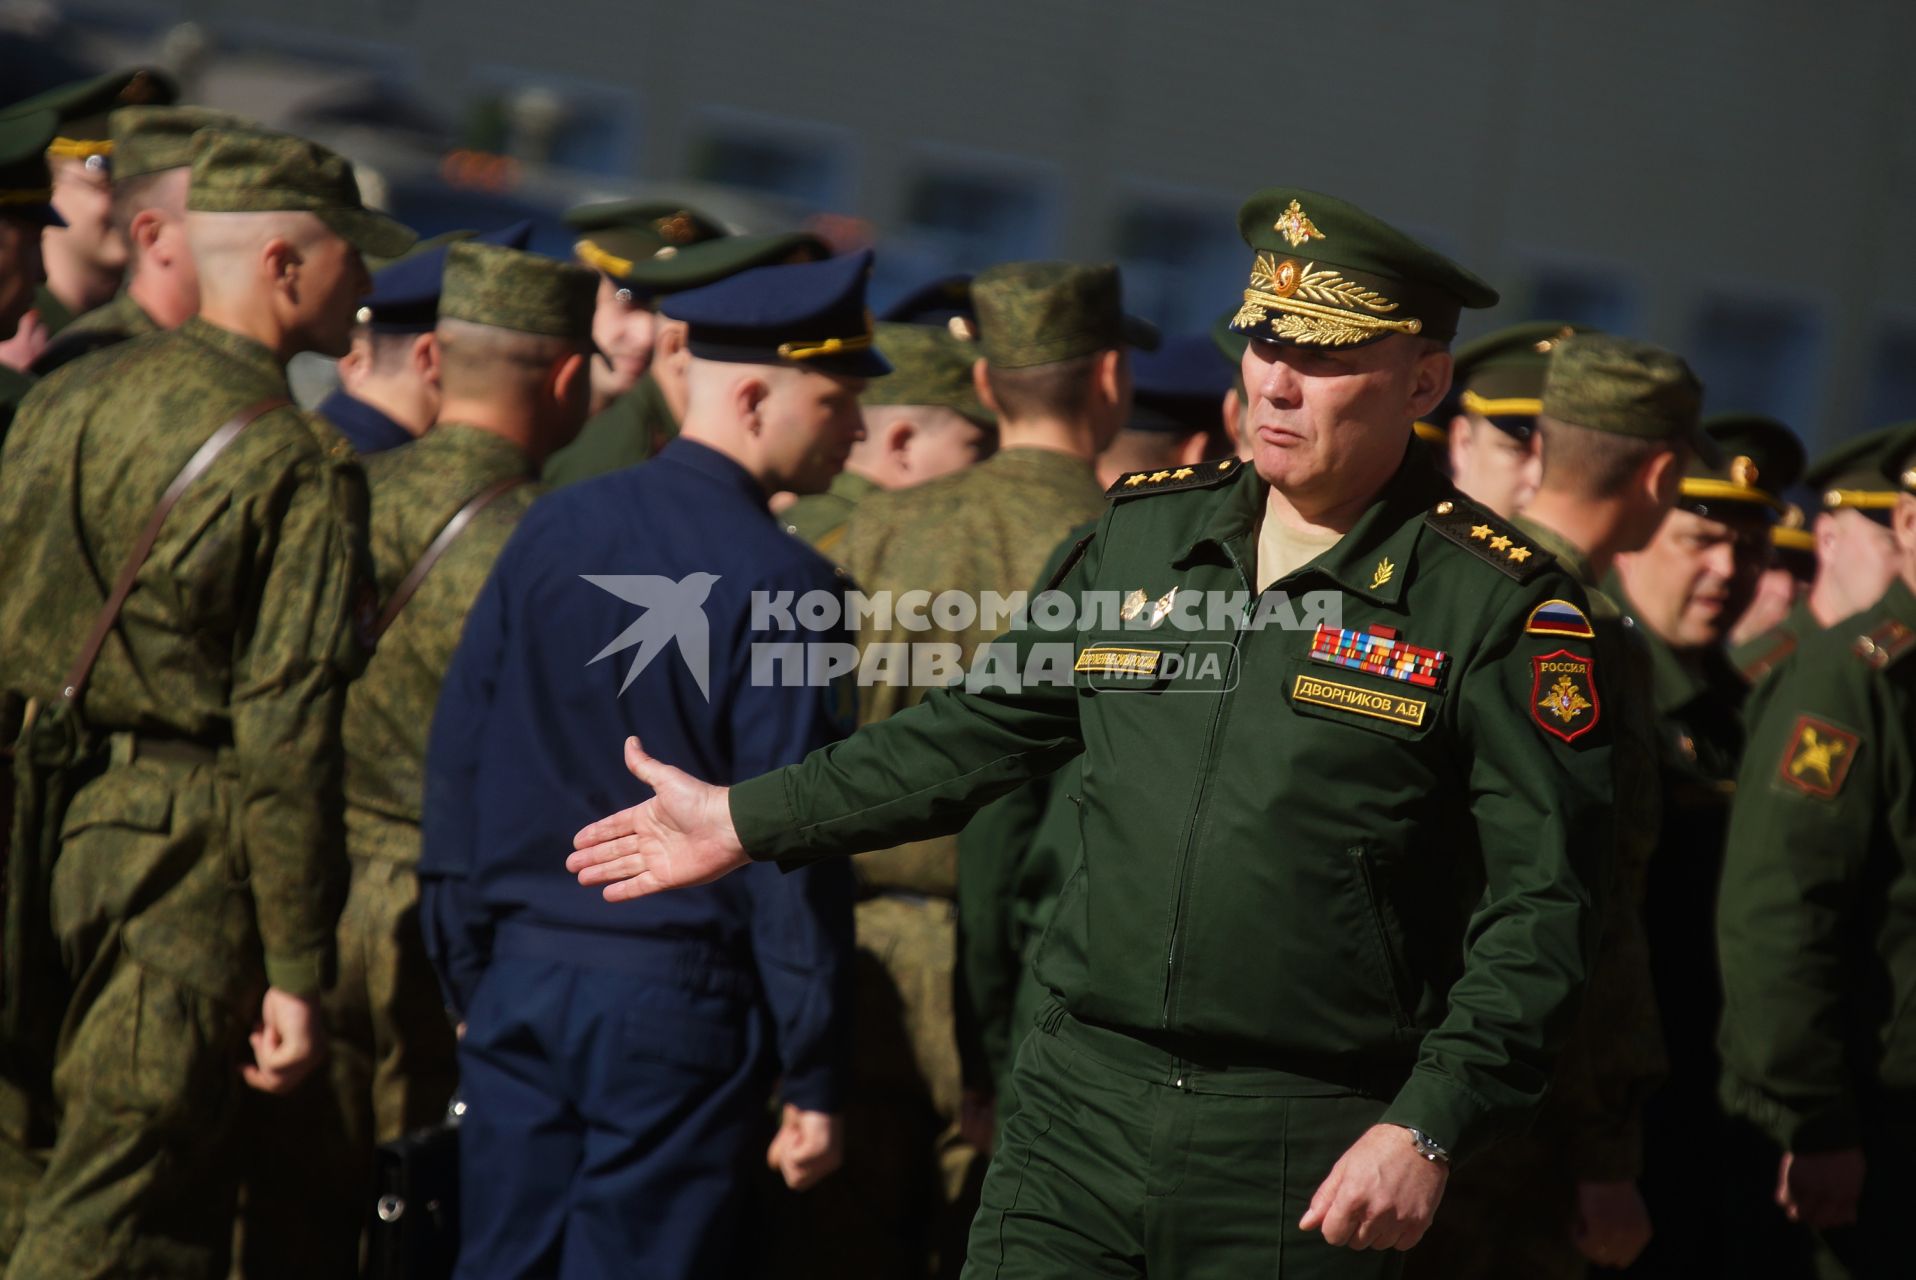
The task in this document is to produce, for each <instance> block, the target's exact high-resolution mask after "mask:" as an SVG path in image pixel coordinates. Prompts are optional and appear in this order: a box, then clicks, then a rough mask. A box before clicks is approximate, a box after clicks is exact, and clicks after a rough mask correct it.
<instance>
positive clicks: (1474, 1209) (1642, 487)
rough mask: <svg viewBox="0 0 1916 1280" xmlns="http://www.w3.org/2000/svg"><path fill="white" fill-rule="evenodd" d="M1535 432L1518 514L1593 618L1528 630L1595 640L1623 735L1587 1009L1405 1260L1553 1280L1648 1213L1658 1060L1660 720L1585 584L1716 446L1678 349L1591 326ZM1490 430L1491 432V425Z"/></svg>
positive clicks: (1645, 683)
mask: <svg viewBox="0 0 1916 1280" xmlns="http://www.w3.org/2000/svg"><path fill="white" fill-rule="evenodd" d="M1540 361H1541V362H1543V363H1546V364H1547V371H1546V373H1545V374H1544V375H1542V376H1540V377H1539V378H1538V379H1537V383H1536V384H1535V386H1536V390H1537V392H1538V403H1537V405H1536V410H1537V412H1536V414H1535V415H1534V418H1535V430H1536V432H1537V433H1538V435H1539V438H1540V440H1541V445H1542V459H1543V469H1542V472H1541V474H1540V477H1539V487H1538V489H1537V492H1536V493H1535V494H1534V495H1533V496H1532V498H1531V502H1530V505H1529V506H1528V507H1527V508H1526V509H1525V511H1524V513H1523V514H1521V515H1519V516H1518V517H1517V518H1516V519H1515V520H1514V521H1513V523H1514V524H1515V525H1516V527H1517V528H1518V529H1520V530H1522V531H1523V532H1524V533H1525V534H1527V535H1529V537H1530V538H1531V539H1532V540H1533V541H1535V542H1536V543H1537V544H1539V545H1540V546H1542V547H1543V549H1544V550H1546V551H1548V552H1550V554H1552V555H1553V556H1555V557H1556V559H1557V562H1558V563H1559V564H1561V565H1563V566H1564V568H1565V569H1566V570H1568V571H1569V573H1570V574H1571V576H1573V577H1574V578H1576V579H1577V581H1578V583H1579V584H1580V585H1581V586H1582V587H1583V588H1584V592H1585V594H1586V595H1587V596H1588V598H1589V609H1588V611H1587V613H1585V612H1584V611H1581V610H1576V609H1575V608H1574V607H1572V606H1569V605H1567V604H1565V603H1564V602H1560V601H1553V602H1551V606H1552V607H1550V608H1549V609H1548V611H1547V612H1545V613H1544V614H1543V615H1542V617H1540V619H1539V621H1538V622H1536V623H1533V624H1532V625H1533V627H1536V628H1537V629H1538V630H1539V633H1540V634H1560V635H1564V636H1566V637H1571V638H1584V637H1588V638H1591V639H1592V640H1593V641H1594V643H1595V644H1596V645H1597V654H1598V660H1599V662H1602V663H1607V664H1608V666H1609V670H1610V671H1611V672H1612V673H1613V674H1612V675H1611V677H1610V680H1609V683H1608V685H1607V686H1606V687H1605V689H1604V695H1605V705H1604V708H1603V714H1605V715H1608V716H1611V717H1613V723H1614V724H1615V726H1616V733H1617V740H1618V743H1619V746H1620V747H1623V748H1627V749H1619V750H1618V751H1616V752H1615V753H1614V754H1613V755H1612V757H1611V760H1612V764H1613V766H1614V768H1615V772H1616V793H1617V813H1618V817H1619V821H1618V823H1617V837H1618V838H1617V856H1616V859H1615V861H1614V862H1613V863H1612V865H1611V868H1610V869H1611V871H1612V872H1613V873H1614V874H1613V877H1612V881H1611V883H1610V884H1609V885H1608V893H1607V895H1606V897H1607V900H1608V902H1609V904H1610V907H1609V910H1608V912H1607V914H1606V919H1605V927H1604V932H1603V935H1602V942H1601V945H1600V948H1599V950H1598V952H1597V957H1596V961H1595V963H1594V966H1593V969H1592V975H1591V981H1590V986H1589V989H1588V991H1587V992H1586V995H1585V1000H1584V1005H1583V1008H1582V1010H1581V1011H1580V1013H1579V1017H1578V1021H1577V1023H1576V1024H1575V1026H1574V1028H1573V1030H1572V1032H1571V1038H1570V1040H1569V1042H1568V1044H1567V1045H1566V1046H1565V1049H1564V1054H1563V1057H1562V1058H1561V1059H1560V1060H1559V1062H1558V1065H1557V1072H1556V1077H1555V1079H1554V1081H1553V1082H1552V1085H1551V1092H1550V1094H1549V1095H1548V1096H1547V1097H1546V1099H1545V1102H1544V1107H1543V1111H1542V1113H1541V1114H1540V1115H1539V1116H1538V1119H1537V1122H1536V1125H1535V1126H1534V1127H1533V1129H1532V1130H1531V1131H1530V1132H1529V1133H1526V1134H1522V1135H1519V1136H1516V1137H1513V1138H1510V1139H1507V1140H1506V1141H1505V1142H1504V1143H1502V1144H1501V1145H1499V1146H1497V1147H1494V1148H1492V1149H1491V1150H1489V1151H1487V1152H1485V1153H1484V1155H1483V1156H1482V1157H1481V1158H1479V1159H1478V1160H1475V1161H1473V1162H1472V1163H1470V1164H1468V1165H1465V1166H1463V1167H1461V1168H1459V1169H1458V1170H1457V1172H1456V1175H1455V1176H1454V1177H1453V1178H1452V1179H1451V1183H1450V1187H1449V1189H1448V1191H1447V1192H1446V1195H1445V1198H1444V1203H1443V1206H1442V1207H1441V1208H1440V1209H1439V1210H1438V1214H1437V1219H1436V1221H1435V1223H1433V1224H1432V1227H1431V1231H1430V1234H1429V1235H1427V1236H1425V1237H1424V1240H1423V1243H1421V1244H1420V1245H1418V1247H1417V1248H1416V1249H1415V1250H1414V1251H1413V1252H1412V1253H1411V1257H1410V1265H1409V1270H1408V1273H1409V1274H1410V1275H1411V1276H1413V1277H1430V1280H1550V1278H1551V1277H1557V1276H1561V1277H1578V1276H1582V1275H1583V1274H1585V1272H1586V1270H1587V1267H1588V1264H1589V1263H1593V1262H1594V1263H1597V1264H1599V1265H1603V1266H1613V1267H1614V1266H1622V1265H1624V1264H1626V1263H1628V1262H1630V1261H1631V1260H1632V1259H1634V1258H1635V1257H1636V1255H1637V1254H1638V1252H1640V1251H1641V1250H1642V1248H1643V1246H1644V1243H1645V1242H1646V1241H1647V1240H1648V1239H1649V1235H1650V1231H1651V1229H1652V1225H1653V1224H1652V1223H1651V1222H1650V1220H1649V1216H1648V1213H1647V1211H1646V1210H1645V1208H1644V1205H1643V1200H1642V1197H1641V1195H1640V1194H1639V1193H1638V1191H1637V1188H1636V1178H1637V1177H1638V1176H1639V1175H1640V1174H1641V1173H1642V1171H1643V1168H1642V1167H1643V1115H1642V1110H1643V1103H1644V1100H1645V1099H1646V1098H1647V1097H1648V1096H1649V1094H1650V1092H1651V1091H1652V1090H1653V1089H1654V1088H1655V1086H1656V1084H1657V1083H1658V1081H1660V1080H1661V1079H1662V1077H1663V1073H1664V1070H1665V1068H1666V1062H1665V1058H1664V1052H1663V1037H1662V1033H1661V1031H1660V1030H1659V1028H1658V1024H1657V1014H1656V999H1655V995H1654V993H1653V991H1652V989H1651V982H1650V963H1649V952H1648V948H1647V946H1646V944H1645V941H1644V936H1643V920H1642V910H1643V883H1644V876H1645V872H1646V867H1647V864H1648V861H1649V858H1650V854H1651V851H1652V850H1653V849H1654V848H1655V846H1656V838H1657V807H1658V786H1659V782H1658V777H1657V771H1656V763H1655V762H1656V730H1655V723H1654V715H1653V713H1652V711H1651V706H1650V678H1649V666H1648V655H1647V654H1646V653H1644V652H1643V649H1642V645H1641V642H1640V641H1638V640H1637V639H1636V637H1635V635H1634V634H1633V633H1632V632H1630V631H1628V630H1626V629H1625V627H1624V626H1623V614H1622V610H1621V609H1620V608H1619V607H1618V605H1617V603H1616V601H1614V600H1612V599H1611V598H1610V597H1609V596H1607V595H1605V594H1604V593H1603V592H1602V591H1600V590H1599V589H1598V587H1597V583H1599V582H1600V581H1602V579H1603V577H1604V575H1605V574H1607V573H1608V572H1609V571H1610V565H1611V562H1612V561H1613V559H1614V558H1615V557H1616V555H1617V554H1618V553H1620V552H1627V551H1635V550H1637V549H1639V548H1640V547H1642V546H1643V545H1644V544H1645V543H1646V542H1648V541H1649V540H1650V537H1651V535H1652V534H1654V533H1655V532H1656V530H1657V526H1658V524H1660V523H1661V522H1662V519H1663V516H1664V513H1666V512H1667V511H1668V510H1669V509H1670V504H1671V502H1672V501H1673V500H1674V499H1675V497H1676V490H1677V483H1678V480H1679V478H1680V477H1681V476H1682V474H1683V469H1684V466H1685V464H1686V461H1687V455H1688V454H1689V453H1691V452H1692V451H1696V450H1710V449H1713V448H1714V446H1713V445H1712V443H1711V442H1710V441H1709V439H1708V437H1706V436H1703V435H1702V433H1701V432H1700V431H1699V430H1698V428H1697V409H1698V405H1699V403H1700V402H1701V399H1702V388H1701V386H1700V385H1699V384H1698V383H1697V380H1696V378H1695V376H1694V375H1693V374H1692V373H1691V372H1690V370H1689V368H1688V367H1687V366H1686V365H1685V364H1684V363H1683V361H1682V360H1680V359H1678V358H1677V357H1676V356H1674V355H1671V354H1669V353H1668V352H1665V351H1660V350H1658V349H1657V348H1655V347H1650V346H1647V345H1645V344H1643V343H1637V342H1631V341H1628V340H1625V339H1619V338H1611V337H1607V336H1602V335H1584V336H1578V337H1571V338H1568V339H1565V340H1563V341H1562V342H1561V343H1560V344H1558V345H1557V346H1556V348H1555V351H1554V353H1553V354H1548V355H1542V356H1540ZM1485 429H1488V428H1485Z"/></svg>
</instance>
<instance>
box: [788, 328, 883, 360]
mask: <svg viewBox="0 0 1916 1280" xmlns="http://www.w3.org/2000/svg"><path fill="white" fill-rule="evenodd" d="M871 344H872V336H871V335H870V334H869V333H865V334H860V335H859V336H857V337H855V338H826V339H824V340H823V341H820V342H781V343H779V344H778V358H779V359H781V360H812V359H815V358H817V357H819V356H835V355H837V354H838V353H839V352H841V351H864V350H865V349H867V348H868V347H870V346H871Z"/></svg>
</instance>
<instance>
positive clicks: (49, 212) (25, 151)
mask: <svg viewBox="0 0 1916 1280" xmlns="http://www.w3.org/2000/svg"><path fill="white" fill-rule="evenodd" d="M58 122H59V117H57V116H56V115H55V114H54V113H53V112H51V111H30V112H23V113H20V114H16V115H11V116H5V117H0V342H4V341H6V340H7V339H9V338H11V337H13V335H14V332H15V331H16V330H17V329H18V328H19V326H20V322H21V321H22V320H23V319H25V318H26V316H27V314H28V313H29V312H31V311H32V310H33V293H34V290H35V289H37V288H39V287H40V286H41V285H42V284H44V283H45V282H46V278H47V273H46V266H45V264H44V263H43V262H42V261H41V258H40V232H41V230H42V229H43V228H45V227H48V226H51V225H54V224H56V223H58V222H59V220H60V215H59V214H57V213H55V212H54V211H53V203H52V200H53V179H52V177H51V176H50V174H49V171H48V169H47V160H46V150H47V143H49V142H51V141H52V140H53V130H54V128H55V126H56V125H57V124H58ZM32 385H33V381H32V379H30V378H29V377H27V375H26V374H24V373H21V372H19V371H18V370H15V369H12V368H9V367H7V366H6V365H3V364H0V440H5V439H6V434H7V425H8V424H9V423H10V422H12V421H13V411H14V406H16V405H18V404H19V403H20V399H21V397H23V396H25V395H26V393H27V388H29V387H31V386H32ZM4 727H5V726H4V725H0V728H4ZM6 740H7V741H8V742H9V743H10V742H12V740H13V739H12V737H11V736H9V737H7V739H6Z"/></svg>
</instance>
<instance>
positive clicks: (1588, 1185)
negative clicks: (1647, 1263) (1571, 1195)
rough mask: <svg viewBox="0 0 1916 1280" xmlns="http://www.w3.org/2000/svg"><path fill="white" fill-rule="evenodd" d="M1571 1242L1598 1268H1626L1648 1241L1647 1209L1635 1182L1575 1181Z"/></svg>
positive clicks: (1648, 1217) (1648, 1216)
mask: <svg viewBox="0 0 1916 1280" xmlns="http://www.w3.org/2000/svg"><path fill="white" fill-rule="evenodd" d="M1570 1239H1571V1243H1573V1244H1575V1245H1576V1246H1577V1252H1578V1253H1581V1254H1582V1255H1583V1256H1584V1257H1585V1258H1588V1259H1589V1260H1590V1261H1591V1262H1594V1263H1596V1264H1597V1265H1598V1266H1600V1267H1627V1266H1629V1265H1630V1264H1631V1263H1632V1262H1635V1261H1636V1260H1637V1255H1638V1254H1639V1253H1642V1252H1643V1247H1644V1246H1645V1245H1647V1244H1649V1243H1650V1210H1649V1207H1648V1206H1646V1205H1645V1204H1644V1203H1643V1196H1642V1195H1641V1193H1639V1192H1638V1191H1637V1184H1636V1183H1634V1182H1632V1181H1630V1180H1629V1179H1627V1178H1626V1179H1624V1180H1623V1181H1621V1182H1588V1181H1586V1182H1579V1183H1578V1184H1577V1220H1576V1222H1575V1223H1574V1224H1573V1225H1572V1227H1571V1231H1570Z"/></svg>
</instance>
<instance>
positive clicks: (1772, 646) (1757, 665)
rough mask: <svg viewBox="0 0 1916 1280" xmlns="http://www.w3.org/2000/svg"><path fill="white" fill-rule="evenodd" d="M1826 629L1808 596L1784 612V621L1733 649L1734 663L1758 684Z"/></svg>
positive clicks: (1779, 668) (1748, 678) (1741, 672)
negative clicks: (1817, 618) (1804, 643)
mask: <svg viewBox="0 0 1916 1280" xmlns="http://www.w3.org/2000/svg"><path fill="white" fill-rule="evenodd" d="M1822 629H1823V626H1822V624H1821V623H1819V622H1818V621H1817V620H1816V615H1815V614H1813V613H1811V612H1810V602H1809V600H1808V599H1807V598H1805V599H1802V600H1798V601H1797V602H1796V603H1795V604H1793V605H1791V606H1790V611H1789V612H1788V613H1786V614H1784V615H1783V620H1782V621H1781V622H1779V623H1777V624H1776V625H1775V626H1773V627H1771V628H1770V629H1769V630H1768V631H1765V632H1763V633H1762V634H1761V635H1755V636H1751V637H1750V638H1749V639H1748V640H1745V641H1744V642H1743V643H1742V644H1739V645H1735V646H1732V647H1731V649H1730V665H1731V666H1733V667H1735V668H1736V670H1737V674H1738V675H1740V676H1742V677H1743V679H1744V680H1745V681H1747V682H1748V683H1750V684H1752V685H1754V684H1756V683H1757V682H1758V681H1760V680H1762V679H1763V677H1765V676H1767V675H1769V674H1770V673H1771V672H1773V671H1780V670H1782V669H1783V668H1784V667H1785V666H1786V665H1788V663H1789V661H1790V659H1791V658H1793V657H1794V656H1795V655H1796V651H1797V650H1798V649H1800V648H1802V647H1803V642H1804V641H1805V640H1807V639H1809V638H1810V637H1811V636H1813V635H1815V634H1817V633H1818V632H1819V631H1821V630H1822Z"/></svg>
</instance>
